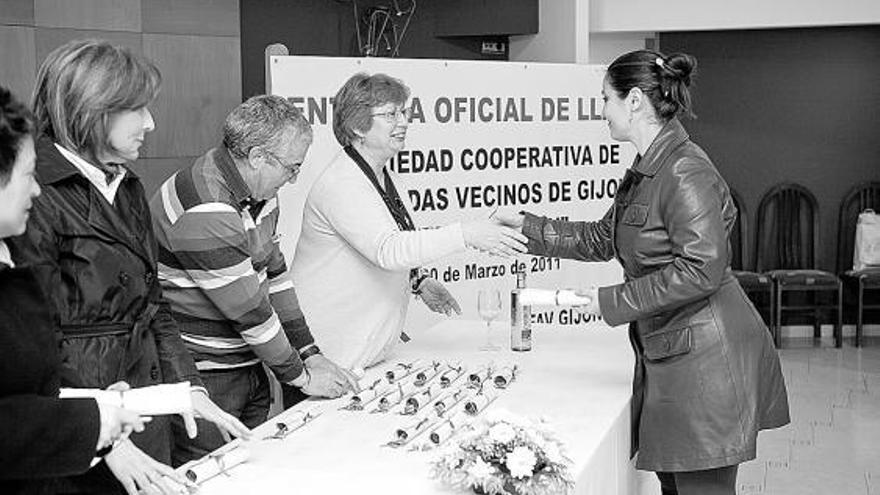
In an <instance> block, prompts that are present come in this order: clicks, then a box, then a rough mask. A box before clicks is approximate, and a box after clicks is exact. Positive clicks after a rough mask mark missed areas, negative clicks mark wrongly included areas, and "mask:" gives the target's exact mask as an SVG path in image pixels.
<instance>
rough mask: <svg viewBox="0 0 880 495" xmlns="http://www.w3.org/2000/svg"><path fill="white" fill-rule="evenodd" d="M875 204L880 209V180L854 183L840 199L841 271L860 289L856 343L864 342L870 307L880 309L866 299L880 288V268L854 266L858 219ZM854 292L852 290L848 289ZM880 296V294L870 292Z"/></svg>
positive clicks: (839, 245) (838, 243) (849, 285)
mask: <svg viewBox="0 0 880 495" xmlns="http://www.w3.org/2000/svg"><path fill="white" fill-rule="evenodd" d="M868 208H871V209H873V210H874V211H876V212H880V182H877V181H872V182H864V183H862V184H859V185H857V186H855V187H853V188H852V189H851V190H850V191H849V193H847V195H846V196H844V198H843V201H841V202H840V218H839V219H838V223H837V226H838V234H837V273H839V274H840V277H841V279H842V280H843V282H844V284H845V286H846V288H847V289H848V290H850V288H851V287H854V288H855V292H856V300H857V303H856V347H859V346H861V345H862V327H863V324H864V314H865V311H866V310H880V302H875V303H867V304H866V303H865V291H876V290H878V289H880V268H865V269H862V270H858V271H855V270H853V249H854V247H855V236H856V222H857V221H858V217H859V213H861V212H862V211H864V210H866V209H868ZM847 293H848V294H851V292H847ZM869 295H874V296H880V294H869Z"/></svg>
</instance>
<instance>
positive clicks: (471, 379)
mask: <svg viewBox="0 0 880 495" xmlns="http://www.w3.org/2000/svg"><path fill="white" fill-rule="evenodd" d="M491 375H492V369H491V368H490V367H488V366H481V367H479V368H477V370H476V371H474V372H473V373H471V374H469V375H468V384H467V387H468V388H477V389H478V388H481V387H482V386H483V381H485V380H486V379H487V378H489V377H490V376H491Z"/></svg>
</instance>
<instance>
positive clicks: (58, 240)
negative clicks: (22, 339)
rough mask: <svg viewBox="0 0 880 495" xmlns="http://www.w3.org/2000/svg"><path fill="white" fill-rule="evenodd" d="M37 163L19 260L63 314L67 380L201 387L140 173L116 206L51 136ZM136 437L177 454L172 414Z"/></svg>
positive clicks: (163, 453)
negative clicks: (176, 315) (177, 318)
mask: <svg viewBox="0 0 880 495" xmlns="http://www.w3.org/2000/svg"><path fill="white" fill-rule="evenodd" d="M36 171H37V172H36V173H37V180H38V182H39V184H40V186H41V188H42V191H43V192H42V194H41V195H40V196H39V197H37V198H36V199H35V200H34V203H33V207H32V208H31V215H30V220H29V221H28V225H27V231H26V232H25V234H24V235H23V236H19V237H17V238H14V239H12V240H11V241H10V242H9V244H10V248H11V251H12V255H13V260H15V262H16V263H18V264H23V265H24V264H27V265H30V266H32V267H33V269H34V270H35V271H36V273H37V275H38V279H39V280H40V283H41V285H42V286H43V287H44V289H45V290H46V294H47V295H48V296H49V300H50V302H51V304H52V306H53V309H54V310H55V311H56V313H57V317H58V323H59V325H60V329H61V333H62V340H61V382H62V386H72V387H89V388H106V387H107V386H109V385H111V384H113V383H114V382H116V381H119V380H125V381H126V382H128V383H129V384H130V385H131V386H132V387H143V386H148V385H154V384H157V383H176V382H180V381H184V380H189V381H190V382H192V383H193V384H195V385H201V379H200V378H199V377H198V372H197V371H196V368H195V365H194V364H193V360H192V357H191V356H190V354H189V353H188V352H187V350H186V348H185V347H184V345H183V341H182V340H181V338H180V333H179V331H178V328H177V324H176V323H175V322H174V320H173V318H172V317H171V314H170V313H169V310H168V304H167V302H166V301H164V300H163V299H162V292H161V288H160V286H159V282H158V280H157V277H156V269H157V267H156V254H157V245H156V239H155V237H154V235H153V230H152V221H151V219H150V210H149V207H148V206H147V202H146V198H145V197H144V189H143V186H142V185H141V182H140V180H139V179H138V177H137V176H136V175H135V174H134V173H132V172H131V171H130V170H129V171H127V172H126V176H125V178H124V179H123V180H122V183H121V184H120V186H119V190H118V192H117V194H116V200H115V203H114V204H113V205H111V204H110V203H108V202H107V200H106V199H105V198H104V196H102V195H101V193H100V192H99V191H98V190H97V189H96V188H95V187H94V186H93V185H92V184H91V183H90V182H89V181H88V180H87V179H86V178H85V177H84V176H83V175H82V174H81V173H79V171H78V170H77V169H76V167H75V166H74V165H73V164H71V163H70V162H68V161H67V160H66V159H65V158H64V157H63V156H62V155H61V154H60V153H59V152H58V150H57V148H56V147H55V145H54V144H53V143H52V142H51V141H50V140H48V139H46V138H45V137H44V138H41V139H39V140H38V142H37V165H36ZM131 438H132V441H133V442H134V443H135V444H136V445H137V446H138V447H140V448H141V449H142V450H143V451H144V452H146V453H147V454H149V455H150V456H151V457H153V458H154V459H156V460H158V461H160V462H164V463H168V462H170V427H169V421H168V418H167V417H163V418H154V419H153V421H152V422H150V423H149V424H148V425H147V427H146V430H145V431H144V432H142V433H138V434H134V435H132V437H131ZM99 466H101V467H102V468H103V466H104V464H103V463H102V464H100V465H99ZM105 471H106V469H105ZM104 474H105V475H108V474H109V473H106V472H105V473H104ZM104 478H106V479H110V478H108V477H107V476H104ZM86 486H87V487H88V489H89V490H90V491H93V490H95V488H94V487H92V486H90V484H89V483H86ZM117 488H120V489H121V485H119V486H118V487H117Z"/></svg>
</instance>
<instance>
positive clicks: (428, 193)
mask: <svg viewBox="0 0 880 495" xmlns="http://www.w3.org/2000/svg"><path fill="white" fill-rule="evenodd" d="M270 67H271V70H270V74H271V84H272V86H271V87H272V92H273V93H275V94H278V95H282V96H285V97H288V98H291V99H292V101H294V102H295V103H296V104H297V105H298V106H299V108H301V109H302V110H303V111H304V112H305V115H306V116H307V117H308V119H309V121H310V122H311V123H312V125H313V128H314V131H315V140H314V144H313V145H312V148H311V150H310V152H309V155H308V156H307V158H306V162H305V165H304V166H303V169H302V171H301V174H300V176H299V179H298V181H297V183H296V184H295V185H293V186H286V187H285V188H283V189H282V190H281V193H280V197H279V199H280V205H281V225H280V227H279V231H280V233H281V234H282V239H281V245H282V249H283V251H284V253H285V256H286V257H287V259H288V261H290V260H291V259H292V257H293V253H294V252H295V245H296V240H297V237H298V235H299V231H300V223H301V218H302V209H303V204H304V202H305V199H306V194H307V192H308V189H309V187H310V186H311V184H312V183H313V182H314V180H315V178H316V177H317V176H318V174H319V173H320V171H321V169H322V168H323V167H324V166H326V164H327V163H329V161H330V160H331V159H332V158H333V157H334V156H335V155H336V154H337V153H338V152H339V150H340V145H339V143H337V141H336V139H335V137H334V136H333V131H332V126H331V120H332V114H333V103H332V99H333V96H334V95H335V94H336V92H337V91H338V89H339V88H340V87H341V86H342V84H343V83H344V82H345V81H346V80H347V79H348V78H349V77H351V75H353V74H354V73H356V72H361V71H364V72H368V73H376V72H383V73H386V74H388V75H391V76H393V77H396V78H398V79H401V80H402V81H403V82H404V83H405V84H406V85H407V86H408V87H409V88H410V90H411V99H410V101H409V102H408V103H407V105H408V106H411V107H412V109H413V118H412V122H411V124H410V127H409V132H408V133H407V143H406V149H405V150H404V151H402V152H401V153H400V154H399V155H398V156H397V157H396V159H395V160H394V161H393V164H392V169H393V170H394V172H395V174H394V180H395V183H396V184H397V187H398V189H399V190H400V191H401V195H402V196H405V198H404V200H406V199H408V200H409V205H408V206H409V207H410V211H411V212H412V214H413V219H414V220H415V223H416V225H417V226H418V227H420V228H430V227H432V226H440V225H446V224H449V223H452V222H458V221H464V220H468V219H475V218H487V217H489V215H490V214H492V212H493V211H494V210H495V209H496V208H501V209H513V210H515V211H519V210H527V211H530V212H533V213H537V214H542V215H546V216H549V217H553V218H567V219H571V220H595V219H598V218H601V217H602V215H604V214H605V212H606V210H607V209H608V207H609V206H610V205H611V201H612V199H613V197H614V195H615V193H616V191H617V187H618V184H619V182H620V180H621V179H622V177H623V174H624V171H625V169H626V168H627V167H628V166H629V165H630V163H632V160H633V158H634V156H635V149H634V148H633V147H632V146H630V145H629V144H625V143H617V142H615V141H613V140H612V139H611V138H610V136H609V134H608V127H607V123H606V121H605V120H603V119H602V105H603V103H602V96H601V89H602V78H603V75H604V67H602V66H592V65H569V64H537V63H528V64H524V63H507V62H475V61H440V60H402V59H378V58H368V59H362V58H357V59H354V58H323V57H298V56H289V57H272V59H271V61H270ZM427 268H429V269H430V270H431V273H432V274H433V275H434V276H435V277H436V278H437V279H438V280H440V281H442V282H443V283H444V284H446V286H447V287H448V288H449V290H450V291H451V292H452V293H453V294H454V295H455V296H456V298H457V299H458V301H459V303H460V304H461V307H462V310H463V311H464V317H465V318H470V319H477V318H479V315H478V314H477V309H476V297H477V291H478V290H479V289H482V288H498V289H500V290H501V291H502V293H503V298H504V300H505V301H508V300H509V297H508V296H507V295H506V294H508V293H509V292H510V290H511V289H512V288H513V287H514V285H515V278H516V277H515V271H516V270H525V271H526V273H527V277H526V282H527V285H528V286H529V287H534V288H542V289H556V288H578V287H589V286H591V285H597V286H602V285H608V284H613V283H618V282H619V281H620V280H621V279H622V271H621V269H620V267H619V265H618V264H617V262H615V261H611V262H604V263H582V262H575V261H568V260H559V259H555V258H545V257H532V256H525V255H524V256H521V257H519V258H517V259H505V258H499V257H491V256H489V255H486V254H481V253H478V252H472V251H471V252H467V253H462V254H460V255H456V256H454V257H449V258H447V259H443V260H441V261H439V262H437V263H434V264H433V265H430V266H428V267H427ZM507 304H508V303H506V304H505V308H504V309H503V310H502V315H504V316H502V317H501V318H502V319H505V318H506V315H509V307H507ZM532 315H533V316H532V318H533V323H534V324H536V325H541V324H553V325H585V324H589V323H591V319H587V318H584V317H582V315H581V314H580V312H579V311H577V310H573V309H571V308H565V307H559V308H556V307H538V308H534V309H533V310H532ZM439 318H442V316H438V315H432V314H431V313H430V312H429V311H428V310H427V308H425V307H424V305H423V304H421V303H420V302H418V301H415V302H413V303H412V304H411V305H410V312H409V318H408V324H407V331H408V332H411V333H418V332H419V331H421V329H423V328H425V327H428V326H430V325H432V324H433V323H434V322H435V321H437V320H438V319H439Z"/></svg>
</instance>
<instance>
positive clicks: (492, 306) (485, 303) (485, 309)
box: [477, 289, 501, 351]
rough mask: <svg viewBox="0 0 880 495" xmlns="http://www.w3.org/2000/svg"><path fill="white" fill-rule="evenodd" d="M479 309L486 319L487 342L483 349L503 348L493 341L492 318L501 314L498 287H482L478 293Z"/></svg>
mask: <svg viewBox="0 0 880 495" xmlns="http://www.w3.org/2000/svg"><path fill="white" fill-rule="evenodd" d="M477 311H479V313H480V317H481V318H483V319H484V320H486V343H485V344H483V345H481V346H480V348H479V349H480V350H481V351H498V350H500V349H501V348H500V347H498V346H497V345H495V344H493V343H492V320H494V319H495V318H498V315H500V314H501V292H500V291H499V290H498V289H480V291H479V292H478V293H477Z"/></svg>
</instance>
